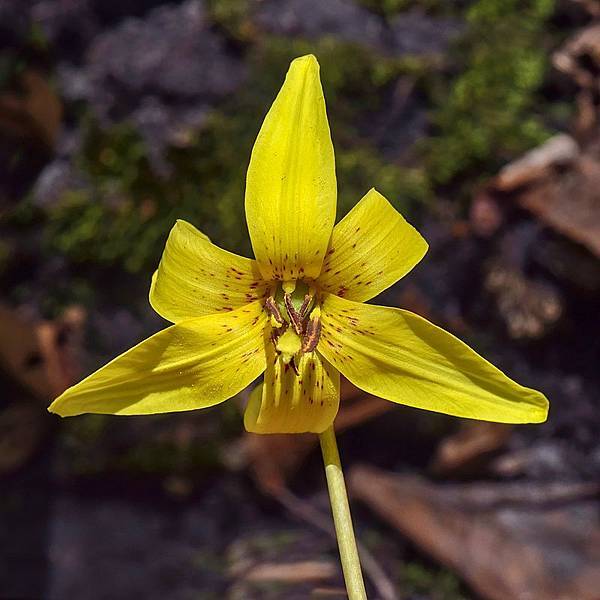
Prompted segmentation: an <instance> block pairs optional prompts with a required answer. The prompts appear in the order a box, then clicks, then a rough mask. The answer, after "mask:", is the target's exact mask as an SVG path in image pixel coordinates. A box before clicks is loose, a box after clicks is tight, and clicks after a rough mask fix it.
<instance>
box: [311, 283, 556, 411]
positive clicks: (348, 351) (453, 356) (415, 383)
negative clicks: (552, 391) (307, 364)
mask: <svg viewBox="0 0 600 600" xmlns="http://www.w3.org/2000/svg"><path fill="white" fill-rule="evenodd" d="M321 318H322V331H321V341H320V342H319V351H320V352H321V353H322V354H323V356H324V357H325V358H326V359H327V360H328V361H329V362H330V363H331V364H332V365H333V366H334V367H336V368H337V369H339V370H340V371H341V373H342V374H343V375H345V376H346V377H347V378H348V379H349V380H350V381H351V382H352V383H354V384H355V385H357V386H358V387H360V388H362V389H363V390H365V391H367V392H369V393H371V394H374V395H376V396H380V397H381V398H385V399H387V400H391V401H393V402H398V403H401V404H407V405H408V406H414V407H416V408H423V409H426V410H433V411H436V412H441V413H446V414H449V415H455V416H458V417H467V418H470V419H481V420H485V421H496V422H499V423H540V422H542V421H545V420H546V417H547V413H548V401H547V400H546V398H545V397H544V395H543V394H541V393H540V392H538V391H536V390H532V389H530V388H526V387H523V386H522V385H519V384H518V383H516V382H514V381H513V380H512V379H510V378H509V377H507V376H506V375H505V374H504V373H502V371H500V370H498V369H497V368H496V367H494V366H493V365H492V364H490V363H489V362H488V361H486V360H485V359H484V358H482V357H481V356H479V355H478V354H477V353H476V352H475V351H474V350H472V349H471V348H469V347H468V346H467V345H466V344H464V343H463V342H461V341H460V340H458V339H457V338H455V337H454V336H453V335H451V334H450V333H448V332H446V331H444V330H443V329H440V328H439V327H436V326H435V325H433V324H431V323H430V322H428V321H426V320H425V319H423V318H421V317H419V316H417V315H415V314H412V313H410V312H408V311H404V310H400V309H396V308H385V307H381V306H372V305H368V304H359V303H356V302H351V301H349V300H345V299H342V298H339V297H337V296H334V295H331V294H328V295H327V296H326V297H325V299H324V303H323V306H322V313H321Z"/></svg>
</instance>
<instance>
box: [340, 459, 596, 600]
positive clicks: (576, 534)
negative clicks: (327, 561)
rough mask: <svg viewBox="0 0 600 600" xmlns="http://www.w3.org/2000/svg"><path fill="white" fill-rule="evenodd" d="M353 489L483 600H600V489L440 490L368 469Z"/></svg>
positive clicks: (358, 473) (359, 472) (355, 472)
mask: <svg viewBox="0 0 600 600" xmlns="http://www.w3.org/2000/svg"><path fill="white" fill-rule="evenodd" d="M349 484H350V489H351V491H352V493H353V494H354V496H355V497H357V498H359V499H360V500H362V501H364V502H365V503H366V504H367V505H368V506H370V507H371V508H372V509H373V510H374V511H375V512H376V513H378V514H379V515H380V516H381V517H383V518H384V519H385V520H386V521H388V522H389V523H390V524H391V525H392V526H394V527H395V528H396V529H398V531H400V532H401V533H402V534H403V535H405V536H407V537H408V538H410V539H411V540H412V541H413V542H414V543H415V544H417V545H418V546H419V547H420V548H421V549H422V550H423V551H425V552H427V553H428V554H429V555H431V556H432V557H433V558H435V559H436V560H438V561H439V562H440V563H442V564H444V565H446V566H447V567H449V568H451V569H453V570H454V571H455V572H456V573H458V574H459V575H460V576H461V577H462V578H463V579H464V580H465V581H466V582H467V583H468V584H469V585H470V586H471V587H472V588H473V589H474V590H475V591H476V592H477V593H478V594H479V595H481V596H482V597H483V598H486V599H489V600H506V599H507V598H515V599H517V600H575V599H576V600H598V597H599V594H598V590H600V522H599V517H598V510H597V501H596V502H592V501H591V500H589V498H591V497H596V496H597V495H598V492H599V489H598V485H597V484H592V485H588V484H573V485H570V484H558V485H557V484H550V485H547V484H546V485H543V484H537V485H536V484H533V483H531V482H527V483H518V484H516V485H515V484H495V485H490V484H470V485H460V486H458V485H453V486H448V485H434V484H432V483H428V482H427V481H425V480H423V479H421V478H418V477H412V476H401V475H396V474H390V473H385V472H382V471H379V470H376V469H373V468H371V467H366V466H364V467H356V468H354V469H352V471H351V473H350V476H349ZM586 498H588V500H584V499H586Z"/></svg>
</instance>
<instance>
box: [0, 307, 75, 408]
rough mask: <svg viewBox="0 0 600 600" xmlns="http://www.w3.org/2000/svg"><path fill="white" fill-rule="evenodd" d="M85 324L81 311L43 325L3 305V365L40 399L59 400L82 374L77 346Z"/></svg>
mask: <svg viewBox="0 0 600 600" xmlns="http://www.w3.org/2000/svg"><path fill="white" fill-rule="evenodd" d="M84 321H85V313H84V312H83V310H82V309H80V308H78V307H73V308H71V309H69V310H67V311H66V312H65V313H64V315H63V317H62V318H61V319H60V320H58V321H41V320H35V319H28V318H27V317H25V316H24V315H22V314H21V313H20V312H19V311H18V310H16V309H12V308H9V307H7V306H3V305H0V365H2V366H3V368H4V369H5V370H6V372H7V373H8V375H9V376H10V377H12V378H14V379H15V381H17V382H18V383H19V384H20V385H22V386H23V387H25V388H26V389H27V390H29V391H31V392H32V393H33V394H34V395H35V396H36V397H37V398H39V399H41V400H44V401H47V400H51V399H53V398H55V397H56V396H58V395H59V394H60V393H61V392H63V391H64V390H65V389H66V388H67V387H69V386H70V385H72V384H73V383H74V381H75V379H76V377H77V375H78V374H79V366H78V364H77V354H78V353H77V351H76V346H77V344H78V342H79V336H80V334H81V330H82V328H83V323H84Z"/></svg>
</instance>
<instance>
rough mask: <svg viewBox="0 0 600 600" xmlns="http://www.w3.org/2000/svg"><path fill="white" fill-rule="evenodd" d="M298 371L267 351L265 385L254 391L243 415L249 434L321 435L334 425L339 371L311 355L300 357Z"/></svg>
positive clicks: (323, 360)
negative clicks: (297, 373) (309, 433)
mask: <svg viewBox="0 0 600 600" xmlns="http://www.w3.org/2000/svg"><path fill="white" fill-rule="evenodd" d="M271 347H272V346H271ZM298 372H299V375H296V373H295V372H294V370H293V368H292V367H291V366H290V365H285V364H284V363H283V361H282V360H281V359H280V358H278V357H276V356H275V353H274V352H273V351H272V350H271V351H268V357H267V370H266V371H265V382H264V384H261V385H259V386H257V387H256V388H254V390H252V393H251V394H250V399H249V401H248V406H247V407H246V412H245V414H244V426H245V427H246V430H247V431H250V432H252V433H308V432H311V433H322V432H323V431H325V429H327V428H328V427H329V426H330V425H331V423H333V420H334V419H335V416H336V414H337V411H338V407H339V403H340V374H339V373H338V371H337V370H336V369H334V368H333V367H332V366H331V365H330V364H329V363H328V362H327V361H326V360H325V359H323V358H322V357H321V356H319V354H318V353H317V352H311V353H308V354H303V355H302V357H301V358H300V360H299V362H298Z"/></svg>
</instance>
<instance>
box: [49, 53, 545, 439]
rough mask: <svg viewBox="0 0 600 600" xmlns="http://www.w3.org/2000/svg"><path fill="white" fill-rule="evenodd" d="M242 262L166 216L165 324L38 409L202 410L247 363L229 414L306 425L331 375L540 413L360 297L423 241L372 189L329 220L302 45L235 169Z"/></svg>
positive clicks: (421, 325)
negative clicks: (240, 187) (239, 180)
mask: <svg viewBox="0 0 600 600" xmlns="http://www.w3.org/2000/svg"><path fill="white" fill-rule="evenodd" d="M245 207H246V217H247V221H248V228H249V231H250V238H251V241H252V247H253V249H254V254H255V257H256V258H255V260H250V259H247V258H242V257H240V256H237V255H235V254H231V253H230V252H227V251H225V250H222V249H221V248H219V247H217V246H216V245H214V244H213V243H212V242H211V241H210V240H209V238H207V237H206V236H205V235H203V234H202V233H200V232H199V231H198V230H197V229H195V228H194V227H193V226H192V225H190V224H189V223H186V222H185V221H178V222H177V223H176V224H175V226H174V227H173V229H172V231H171V233H170V235H169V238H168V240H167V244H166V248H165V250H164V254H163V256H162V259H161V261H160V265H159V267H158V270H157V271H156V273H155V274H154V277H153V279H152V285H151V290H150V303H151V305H152V306H153V307H154V309H155V310H156V311H157V312H158V313H159V314H160V315H161V316H163V317H164V318H165V319H167V320H168V321H170V322H171V323H173V325H171V326H170V327H168V328H166V329H164V330H163V331H160V332H159V333H157V334H155V335H153V336H152V337H150V338H148V339H147V340H145V341H143V342H141V343H140V344H138V345H137V346H135V347H134V348H132V349H130V350H128V351H127V352H125V353H124V354H122V355H121V356H119V357H117V358H115V359H114V360H113V361H112V362H110V363H108V364H107V365H106V366H104V367H102V368H101V369H100V370H98V371H97V372H95V373H93V374H92V375H90V376H89V377H87V378H86V379H84V380H83V381H82V382H80V383H78V384H77V385H75V386H73V387H71V388H69V389H68V390H67V391H65V392H64V393H63V394H62V395H61V396H60V397H59V398H58V399H56V400H55V401H54V402H53V403H52V405H51V406H50V408H49V410H50V411H52V412H55V413H58V414H59V415H62V416H68V415H77V414H81V413H111V414H118V415H135V414H150V413H165V412H172V411H182V410H192V409H198V408H205V407H209V406H212V405H215V404H218V403H220V402H223V401H225V400H227V399H228V398H231V397H232V396H234V395H235V394H237V393H238V392H240V391H241V390H243V389H244V388H246V387H247V386H248V385H249V384H251V383H252V382H253V381H254V380H256V379H257V378H258V377H259V376H260V375H262V374H264V382H263V383H261V384H259V385H258V386H257V387H255V388H254V390H253V391H252V393H251V394H250V399H249V401H248V405H247V407H246V412H245V416H244V423H245V427H246V429H247V430H249V431H252V432H257V433H300V432H315V433H321V432H323V431H325V430H326V429H328V428H329V427H330V425H331V424H332V422H333V420H334V418H335V416H336V414H337V412H338V406H339V400H340V373H341V374H343V375H344V376H345V377H346V378H347V379H349V380H350V381H351V382H352V383H353V384H355V385H356V386H358V387H359V388H362V389H363V390H365V391H366V392H368V393H370V394H373V395H375V396H380V397H381V398H385V399H387V400H390V401H392V402H397V403H401V404H406V405H409V406H413V407H417V408H421V409H427V410H432V411H436V412H442V413H447V414H449V415H456V416H459V417H468V418H472V419H483V420H488V421H498V422H504V423H535V422H541V421H544V420H545V419H546V416H547V411H548V402H547V400H546V398H545V397H544V396H543V395H542V394H541V393H539V392H537V391H535V390H532V389H529V388H526V387H523V386H521V385H519V384H518V383H515V382H514V381H512V380H511V379H510V378H509V377H507V376H506V375H505V374H504V373H502V372H501V371H500V370H498V369H497V368H496V367H494V366H493V365H491V364H490V363H489V362H487V361H486V360H485V359H483V358H482V357H481V356H479V355H478V354H477V353H476V352H475V351H473V350H472V349H471V348H469V347H468V346H466V345H465V344H464V343H463V342H461V341H459V340H458V339H457V338H456V337H454V336H453V335H451V334H450V333H448V332H446V331H444V330H443V329H440V328H439V327H436V326H435V325H433V324H432V323H430V322H428V321H426V320H425V319H423V318H421V317H419V316H417V315H415V314H413V313H411V312H408V311H405V310H400V309H397V308H386V307H381V306H374V305H371V304H365V302H366V301H368V300H370V299H371V298H373V297H375V296H376V295H377V294H379V293H380V292H382V291H383V290H385V289H386V288H388V287H389V286H391V285H392V284H394V283H395V282H396V281H398V280H399V279H400V278H401V277H403V276H404V275H406V274H407V273H408V272H409V271H410V270H411V269H412V268H413V267H414V266H415V265H416V264H417V263H418V262H419V261H420V260H421V258H422V257H423V255H424V254H425V252H426V251H427V243H426V242H425V240H424V239H423V238H422V237H421V235H420V234H419V233H418V232H417V231H416V230H415V229H414V228H413V227H412V226H411V225H409V224H408V223H407V222H406V221H405V220H404V218H403V217H402V216H401V215H400V214H399V213H398V212H397V211H396V210H395V209H394V208H393V206H392V205H391V204H390V203H389V202H388V201H387V200H386V199H385V198H384V197H383V196H382V195H381V194H380V193H378V192H377V191H376V190H374V189H372V190H370V191H369V192H368V193H367V194H366V195H365V196H364V197H363V198H362V200H360V202H358V204H357V205H356V206H355V207H354V208H353V209H352V210H351V211H350V212H349V213H348V214H347V215H346V217H345V218H344V219H342V220H341V221H340V222H339V223H338V224H337V225H335V226H334V220H335V213H336V176H335V163H334V153H333V145H332V142H331V136H330V132H329V125H328V122H327V115H326V111H325V101H324V97H323V91H322V88H321V82H320V79H319V65H318V63H317V60H316V59H315V58H314V56H304V57H301V58H298V59H296V60H294V61H293V62H292V63H291V66H290V69H289V71H288V74H287V77H286V79H285V83H284V84H283V87H282V88H281V90H280V92H279V94H278V96H277V98H276V99H275V102H274V103H273V105H272V107H271V109H270V110H269V112H268V114H267V116H266V118H265V120H264V123H263V125H262V128H261V130H260V132H259V134H258V138H257V140H256V143H255V145H254V149H253V151H252V156H251V159H250V165H249V168H248V174H247V182H246V195H245Z"/></svg>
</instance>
